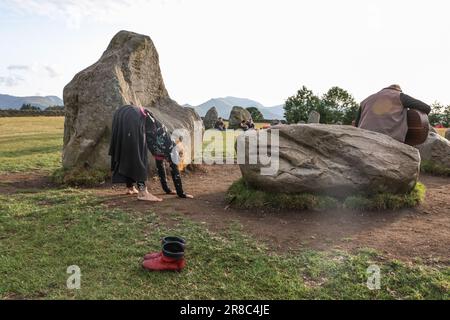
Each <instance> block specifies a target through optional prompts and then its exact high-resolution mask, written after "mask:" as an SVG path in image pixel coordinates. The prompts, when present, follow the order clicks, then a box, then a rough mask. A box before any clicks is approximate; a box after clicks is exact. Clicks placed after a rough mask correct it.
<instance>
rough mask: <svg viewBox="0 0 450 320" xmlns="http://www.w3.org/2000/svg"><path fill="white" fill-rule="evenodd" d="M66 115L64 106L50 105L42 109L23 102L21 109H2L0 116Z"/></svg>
mask: <svg viewBox="0 0 450 320" xmlns="http://www.w3.org/2000/svg"><path fill="white" fill-rule="evenodd" d="M64 115H65V109H64V106H50V107H48V108H45V109H44V110H42V109H41V108H39V107H37V106H33V105H31V104H23V105H22V107H21V108H20V109H19V110H16V109H7V110H0V117H61V116H64Z"/></svg>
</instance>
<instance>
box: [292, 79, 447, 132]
mask: <svg viewBox="0 0 450 320" xmlns="http://www.w3.org/2000/svg"><path fill="white" fill-rule="evenodd" d="M431 108H432V112H431V113H430V115H429V119H430V124H431V125H432V126H440V125H441V126H443V127H446V128H448V127H450V105H448V106H444V105H442V104H440V103H438V102H435V103H433V104H432V105H431ZM358 109H359V103H358V102H356V100H355V98H354V97H353V96H352V95H351V94H350V93H349V92H348V91H346V90H344V89H342V88H339V87H332V88H331V89H330V90H328V92H326V93H325V94H324V95H322V96H318V95H316V94H314V92H313V91H312V90H309V89H308V88H307V87H306V86H303V87H302V88H301V89H300V90H298V92H297V94H295V95H293V96H292V97H289V98H288V99H287V100H286V104H285V117H286V120H287V122H288V123H300V122H307V121H308V118H309V114H310V113H311V112H312V111H317V112H318V113H320V116H321V117H320V123H323V124H343V125H351V124H352V122H353V120H355V119H356V116H357V113H358Z"/></svg>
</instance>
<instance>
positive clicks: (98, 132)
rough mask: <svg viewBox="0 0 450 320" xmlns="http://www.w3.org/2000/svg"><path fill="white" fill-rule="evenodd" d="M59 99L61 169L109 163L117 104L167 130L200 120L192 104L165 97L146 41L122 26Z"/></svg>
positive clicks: (156, 62)
mask: <svg viewBox="0 0 450 320" xmlns="http://www.w3.org/2000/svg"><path fill="white" fill-rule="evenodd" d="M64 104H65V107H66V120H65V126H64V150H63V166H64V167H65V168H66V169H70V168H86V169H90V168H93V169H102V170H107V169H108V168H109V167H110V159H109V156H108V151H109V142H110V135H111V125H112V117H113V115H114V112H115V111H116V109H117V108H119V107H121V106H123V105H127V104H133V105H138V106H143V107H145V108H148V109H149V110H150V111H151V112H153V113H154V115H155V117H157V118H158V119H159V120H161V121H162V122H163V123H164V124H165V125H166V126H167V127H168V128H169V130H171V131H172V130H174V129H187V130H189V131H190V132H191V134H192V132H193V128H194V121H201V119H200V117H199V116H198V115H197V114H196V113H195V111H194V110H193V109H192V108H183V107H181V106H179V105H178V104H177V103H176V102H174V101H173V100H171V99H170V97H169V94H168V93H167V90H166V88H165V86H164V81H163V78H162V75H161V70H160V67H159V57H158V53H157V51H156V48H155V46H154V45H153V42H152V40H151V39H150V38H149V37H148V36H144V35H140V34H136V33H132V32H128V31H121V32H119V33H118V34H117V35H116V36H114V38H113V39H112V40H111V43H110V44H109V46H108V48H107V49H106V51H105V52H104V53H103V55H102V57H101V58H100V60H99V61H98V62H96V63H95V64H94V65H92V66H90V67H89V68H87V69H85V70H83V71H81V72H80V73H78V74H77V75H76V76H75V77H74V79H73V80H72V81H71V82H70V83H69V84H68V85H67V86H66V87H65V88H64ZM188 151H189V150H188ZM188 151H187V152H188Z"/></svg>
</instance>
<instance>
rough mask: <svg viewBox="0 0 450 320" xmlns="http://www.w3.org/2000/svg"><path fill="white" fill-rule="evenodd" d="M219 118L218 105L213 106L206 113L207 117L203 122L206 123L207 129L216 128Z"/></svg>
mask: <svg viewBox="0 0 450 320" xmlns="http://www.w3.org/2000/svg"><path fill="white" fill-rule="evenodd" d="M218 120H219V113H218V112H217V109H216V107H212V108H211V109H209V111H208V112H207V113H206V116H205V119H204V120H203V124H204V125H205V129H206V130H208V129H214V127H215V126H216V123H217V121H218Z"/></svg>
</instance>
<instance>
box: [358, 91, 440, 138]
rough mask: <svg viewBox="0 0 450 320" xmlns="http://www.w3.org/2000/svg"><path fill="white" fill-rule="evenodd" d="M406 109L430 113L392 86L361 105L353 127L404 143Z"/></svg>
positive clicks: (406, 126)
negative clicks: (382, 134) (384, 135)
mask: <svg viewBox="0 0 450 320" xmlns="http://www.w3.org/2000/svg"><path fill="white" fill-rule="evenodd" d="M408 109H416V110H418V111H421V112H423V113H426V114H429V113H430V112H431V108H430V106H429V105H427V104H426V103H424V102H422V101H419V100H417V99H414V98H412V97H410V96H408V95H406V94H404V93H403V92H402V89H401V87H400V86H399V85H392V86H390V87H387V88H385V89H383V90H381V91H380V92H378V93H375V94H373V95H371V96H370V97H368V98H367V99H366V100H364V101H363V102H362V103H361V107H360V109H359V111H358V115H357V118H356V121H355V125H356V127H358V128H361V129H366V130H370V131H375V132H379V133H384V134H386V135H388V136H390V137H392V138H394V139H396V140H398V141H400V142H405V139H406V134H407V133H408V113H407V111H408Z"/></svg>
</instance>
